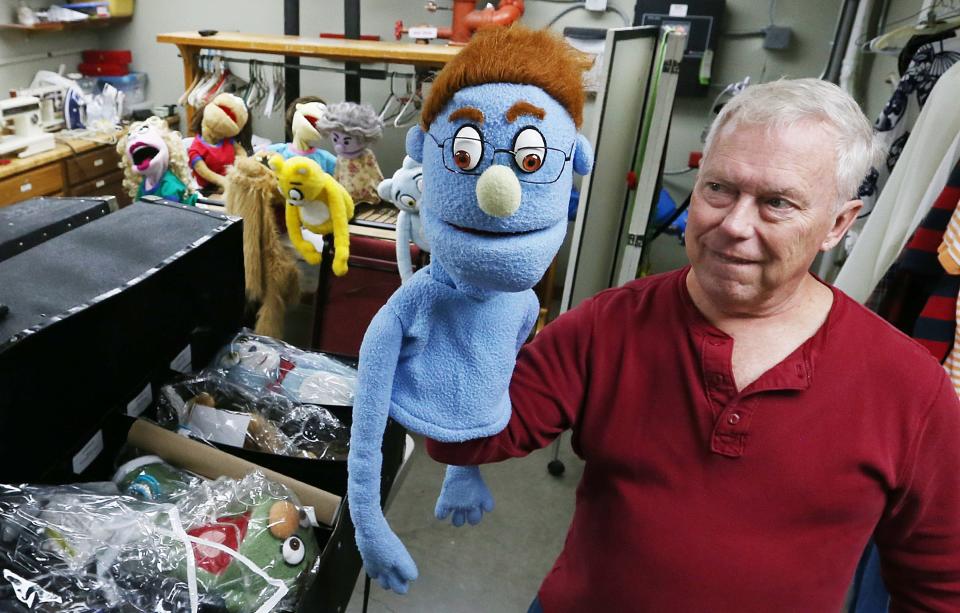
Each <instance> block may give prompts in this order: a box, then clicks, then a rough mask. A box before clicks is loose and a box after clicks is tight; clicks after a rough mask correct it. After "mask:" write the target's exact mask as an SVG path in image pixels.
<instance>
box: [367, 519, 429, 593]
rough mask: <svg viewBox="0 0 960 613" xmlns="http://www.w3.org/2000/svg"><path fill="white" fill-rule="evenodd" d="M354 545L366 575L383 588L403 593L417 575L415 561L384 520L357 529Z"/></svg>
mask: <svg viewBox="0 0 960 613" xmlns="http://www.w3.org/2000/svg"><path fill="white" fill-rule="evenodd" d="M356 539H357V549H359V550H360V556H361V557H362V558H363V566H364V568H365V569H366V571H367V574H368V575H370V578H371V579H373V580H374V581H376V582H377V583H379V584H380V587H382V588H383V589H385V590H393V591H394V592H396V593H398V594H406V593H407V590H409V589H410V582H411V581H414V580H415V579H416V578H417V574H418V573H417V565H416V563H414V561H413V558H412V557H410V553H409V552H407V548H406V547H404V546H403V543H401V542H400V539H399V538H397V535H396V534H394V533H393V532H392V531H391V530H390V527H389V526H387V524H386V522H385V521H384V522H383V525H382V526H378V527H377V528H375V529H373V530H362V531H361V530H359V529H358V530H357V533H356Z"/></svg>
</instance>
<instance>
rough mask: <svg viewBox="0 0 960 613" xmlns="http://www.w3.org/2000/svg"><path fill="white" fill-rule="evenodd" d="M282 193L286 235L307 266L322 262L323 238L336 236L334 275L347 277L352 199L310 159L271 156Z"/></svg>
mask: <svg viewBox="0 0 960 613" xmlns="http://www.w3.org/2000/svg"><path fill="white" fill-rule="evenodd" d="M269 164H270V168H271V170H273V171H274V172H275V173H276V175H277V182H278V183H279V185H280V193H281V194H282V195H283V197H284V198H285V199H286V201H287V204H286V221H287V235H288V236H289V237H290V242H292V243H293V247H294V249H296V250H297V251H298V252H299V253H300V255H302V256H303V259H304V260H306V262H307V263H308V264H313V265H317V264H319V263H320V259H321V256H322V254H323V236H324V235H325V234H333V265H332V267H333V274H335V275H337V276H338V277H342V276H343V275H345V274H347V260H348V259H349V258H350V231H349V229H348V228H347V223H348V222H349V221H350V218H351V217H353V199H352V198H351V197H350V194H349V193H348V192H347V190H346V189H345V188H344V187H343V186H342V185H340V184H339V183H337V182H336V181H335V180H334V179H333V177H331V176H330V175H328V174H327V173H325V172H323V169H322V168H320V164H317V163H316V162H314V161H313V160H311V159H310V158H305V157H299V156H298V157H292V158H290V159H289V160H284V159H283V158H282V157H281V156H279V155H273V156H271V157H270V161H269Z"/></svg>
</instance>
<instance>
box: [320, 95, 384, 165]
mask: <svg viewBox="0 0 960 613" xmlns="http://www.w3.org/2000/svg"><path fill="white" fill-rule="evenodd" d="M316 127H317V129H318V130H319V131H320V132H321V133H323V134H329V135H330V140H332V141H333V148H334V150H335V151H336V152H337V155H343V156H346V157H354V156H356V155H359V154H360V152H361V151H363V150H364V149H366V148H367V147H369V146H370V144H371V143H374V142H376V141H378V140H380V136H381V135H382V134H383V122H382V121H380V117H379V116H378V115H377V112H376V111H374V110H373V107H372V106H370V105H368V104H356V103H354V102H338V103H336V104H331V105H329V106H327V109H326V111H324V113H323V116H322V117H321V118H320V120H319V121H318V122H317V123H316Z"/></svg>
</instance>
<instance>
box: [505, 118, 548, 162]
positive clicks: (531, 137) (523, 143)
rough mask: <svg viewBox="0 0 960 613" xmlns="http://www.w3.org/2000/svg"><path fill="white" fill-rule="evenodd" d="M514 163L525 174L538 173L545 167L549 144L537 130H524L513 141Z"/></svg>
mask: <svg viewBox="0 0 960 613" xmlns="http://www.w3.org/2000/svg"><path fill="white" fill-rule="evenodd" d="M513 150H514V158H513V159H514V161H515V162H516V163H517V168H519V169H520V170H521V171H523V172H536V171H538V170H540V167H541V166H543V159H544V157H546V155H547V143H546V141H545V140H543V134H540V131H539V130H537V129H536V128H524V129H523V130H520V132H518V133H517V136H516V137H515V138H514V139H513Z"/></svg>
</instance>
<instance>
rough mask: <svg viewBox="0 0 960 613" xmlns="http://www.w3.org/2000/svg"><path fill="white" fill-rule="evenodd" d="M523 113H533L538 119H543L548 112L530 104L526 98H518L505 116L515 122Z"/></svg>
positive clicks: (509, 120)
mask: <svg viewBox="0 0 960 613" xmlns="http://www.w3.org/2000/svg"><path fill="white" fill-rule="evenodd" d="M521 115H532V116H534V117H536V118H537V119H543V118H544V117H546V115H547V112H546V111H544V110H543V109H542V108H540V107H539V106H536V105H534V104H530V103H529V102H527V101H526V100H518V101H516V102H514V103H513V106H511V107H510V108H509V109H507V113H506V115H505V116H506V118H507V121H508V122H510V123H513V122H514V121H515V120H516V119H517V117H520V116H521Z"/></svg>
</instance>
